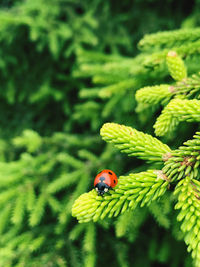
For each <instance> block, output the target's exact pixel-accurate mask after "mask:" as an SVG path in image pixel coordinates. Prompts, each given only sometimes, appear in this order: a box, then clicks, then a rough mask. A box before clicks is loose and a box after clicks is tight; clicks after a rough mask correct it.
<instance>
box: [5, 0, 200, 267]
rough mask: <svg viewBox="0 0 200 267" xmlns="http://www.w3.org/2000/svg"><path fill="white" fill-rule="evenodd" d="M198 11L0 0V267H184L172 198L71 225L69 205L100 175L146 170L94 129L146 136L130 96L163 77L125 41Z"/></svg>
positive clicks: (174, 4)
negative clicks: (109, 125) (126, 129)
mask: <svg viewBox="0 0 200 267" xmlns="http://www.w3.org/2000/svg"><path fill="white" fill-rule="evenodd" d="M199 4H200V2H199V1H193V2H190V3H189V2H188V1H180V0H178V1H172V0H168V1H166V2H165V6H164V8H163V3H162V2H161V1H158V0H148V1H145V0H142V1H139V0H136V1H130V0H129V1H128V0H126V1H114V0H113V1H100V0H92V1H89V0H85V1H80V0H73V1H72V0H49V1H44V0H34V1H33V0H26V1H25V0H17V1H16V0H15V1H14V0H2V1H1V2H0V88H1V89H0V92H1V93H0V126H1V127H0V160H1V161H0V166H1V172H0V206H1V211H0V266H6V267H11V266H12V267H13V266H15V267H23V266H24V267H28V266H30V267H33V266H39V267H40V266H53V267H54V266H60V267H64V266H72V267H77V266H87V267H90V266H91V267H92V266H102V265H105V266H107V265H109V266H122V267H127V266H152V265H155V264H162V265H163V266H169V265H170V266H180V265H181V266H191V260H190V256H188V255H187V253H186V248H185V245H184V243H183V242H182V241H180V240H182V234H181V232H180V231H179V230H178V229H179V227H178V223H177V222H176V219H175V218H176V216H175V215H174V212H173V211H172V209H171V203H172V202H173V199H171V198H168V199H167V200H166V199H163V200H162V203H161V205H157V204H155V203H153V204H152V205H151V206H150V207H149V208H143V209H142V210H136V211H135V213H134V214H133V213H128V214H126V215H125V214H124V215H122V216H120V217H119V218H118V219H116V220H115V221H113V220H104V221H102V222H99V223H97V224H90V223H89V224H83V225H79V224H77V222H76V220H75V219H73V218H72V217H71V206H72V203H73V202H74V200H75V199H76V198H77V197H78V196H79V195H80V194H82V193H84V192H86V191H88V190H89V189H91V188H92V185H93V179H94V177H95V175H96V174H97V172H98V171H100V170H102V169H104V168H110V169H112V170H113V171H115V172H116V173H117V174H121V173H123V174H124V173H125V172H129V171H134V172H136V171H142V170H145V169H146V164H144V163H143V162H142V161H140V160H134V161H133V160H132V161H130V160H129V159H127V158H126V157H125V156H123V155H121V154H120V153H118V152H117V151H116V150H115V149H113V148H112V147H111V146H110V145H106V144H104V143H103V142H102V141H101V139H100V137H99V129H100V127H101V126H102V124H103V123H104V122H106V121H113V122H117V123H124V124H126V125H130V126H132V127H135V128H137V129H139V130H143V131H145V132H148V133H152V131H153V128H152V125H153V124H154V122H155V117H154V115H155V110H151V112H150V111H149V110H148V111H147V112H146V114H145V113H140V112H138V111H139V107H138V108H137V109H138V111H137V110H136V111H137V112H136V111H135V108H136V101H135V99H134V91H136V89H139V88H140V87H143V86H146V85H149V84H151V85H153V84H158V83H159V82H161V81H163V80H164V81H165V80H168V77H167V72H166V69H165V67H164V66H163V65H162V64H160V68H156V66H157V65H159V62H157V61H156V66H154V64H153V67H152V62H150V61H149V59H150V58H149V57H148V56H147V57H146V55H145V52H144V53H143V54H142V55H138V56H137V57H134V56H136V55H137V54H138V50H137V48H136V45H137V42H138V41H139V40H140V39H141V38H142V36H143V35H144V34H147V33H150V32H156V31H161V30H172V29H175V28H178V27H180V26H182V27H185V28H188V27H195V26H199V24H200V21H199V16H198V12H197V11H198V8H199ZM172 14H175V16H172ZM196 58H197V59H196V61H195V59H192V60H191V61H190V65H191V69H192V68H193V69H197V67H198V64H196V63H197V61H198V57H196ZM151 59H152V58H151ZM153 63H155V61H153ZM154 67H155V69H153V68H154ZM152 70H154V71H152ZM191 131H192V129H188V130H187V131H186V133H185V135H183V136H181V138H180V140H178V142H181V141H182V140H183V139H184V138H186V137H187V135H189V134H190V132H191ZM169 142H171V145H172V146H177V140H173V139H170V141H169ZM154 219H155V220H156V221H157V222H158V224H159V226H156V225H155V223H154ZM170 221H173V227H172V229H171V228H169V227H170Z"/></svg>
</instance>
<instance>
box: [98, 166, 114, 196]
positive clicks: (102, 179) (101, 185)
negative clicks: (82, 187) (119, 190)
mask: <svg viewBox="0 0 200 267" xmlns="http://www.w3.org/2000/svg"><path fill="white" fill-rule="evenodd" d="M117 183H118V179H117V175H116V174H115V173H114V172H113V171H111V170H103V171H102V172H100V173H99V174H97V176H96V177H95V179H94V187H95V189H96V191H97V193H98V194H99V195H101V196H103V194H104V193H106V192H108V190H109V189H110V188H113V187H115V186H116V185H117Z"/></svg>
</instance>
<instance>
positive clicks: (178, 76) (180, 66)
mask: <svg viewBox="0 0 200 267" xmlns="http://www.w3.org/2000/svg"><path fill="white" fill-rule="evenodd" d="M166 61H167V67H168V70H169V73H170V75H171V76H172V78H173V79H174V80H175V81H182V80H183V79H185V78H186V77H187V70H186V67H185V64H184V62H183V60H182V59H181V58H180V57H179V56H178V55H177V53H176V51H169V52H168V54H167V57H166Z"/></svg>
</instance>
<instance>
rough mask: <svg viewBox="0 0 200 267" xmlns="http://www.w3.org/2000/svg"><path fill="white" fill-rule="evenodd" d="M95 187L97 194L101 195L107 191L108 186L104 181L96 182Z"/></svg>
mask: <svg viewBox="0 0 200 267" xmlns="http://www.w3.org/2000/svg"><path fill="white" fill-rule="evenodd" d="M95 189H96V191H97V193H98V194H99V195H101V196H103V195H104V193H106V192H108V190H109V189H110V187H109V186H108V185H107V184H105V183H104V182H99V183H98V184H96V186H95Z"/></svg>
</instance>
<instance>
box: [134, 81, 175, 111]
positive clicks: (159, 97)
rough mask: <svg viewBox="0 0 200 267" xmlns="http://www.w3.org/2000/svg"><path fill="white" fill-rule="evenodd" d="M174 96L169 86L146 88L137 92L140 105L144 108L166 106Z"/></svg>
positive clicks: (136, 96) (136, 95)
mask: <svg viewBox="0 0 200 267" xmlns="http://www.w3.org/2000/svg"><path fill="white" fill-rule="evenodd" d="M172 96H173V90H171V86H169V85H168V84H161V85H155V86H146V87H143V88H141V89H139V90H137V92H136V94H135V98H136V100H137V102H138V103H139V104H144V107H145V108H146V107H150V106H155V105H157V104H161V105H164V104H166V103H167V102H168V101H169V99H170V98H171V97H172Z"/></svg>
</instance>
